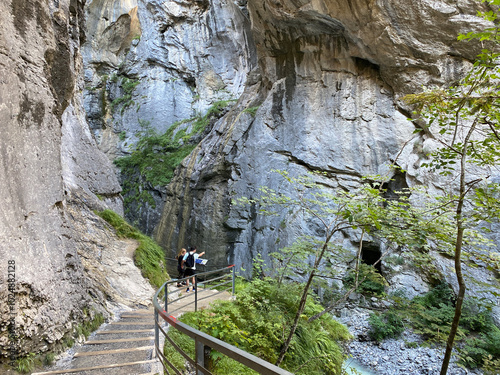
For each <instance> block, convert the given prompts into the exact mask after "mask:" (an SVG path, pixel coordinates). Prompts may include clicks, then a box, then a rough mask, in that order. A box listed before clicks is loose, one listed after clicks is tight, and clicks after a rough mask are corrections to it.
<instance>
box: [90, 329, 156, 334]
mask: <svg viewBox="0 0 500 375" xmlns="http://www.w3.org/2000/svg"><path fill="white" fill-rule="evenodd" d="M143 332H144V333H145V332H154V329H123V330H110V331H100V332H96V333H95V334H96V335H105V334H113V333H143Z"/></svg>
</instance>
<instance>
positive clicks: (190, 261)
mask: <svg viewBox="0 0 500 375" xmlns="http://www.w3.org/2000/svg"><path fill="white" fill-rule="evenodd" d="M196 251H197V249H196V246H194V247H190V248H189V251H188V252H187V253H186V254H185V255H184V258H183V259H182V264H183V265H184V266H185V268H186V270H185V271H184V277H189V276H192V278H191V283H192V284H193V290H196V283H195V278H194V275H195V273H196V259H198V258H199V257H201V256H203V254H205V252H202V253H200V254H196ZM186 281H187V289H186V293H188V292H189V278H188V279H187V280H186Z"/></svg>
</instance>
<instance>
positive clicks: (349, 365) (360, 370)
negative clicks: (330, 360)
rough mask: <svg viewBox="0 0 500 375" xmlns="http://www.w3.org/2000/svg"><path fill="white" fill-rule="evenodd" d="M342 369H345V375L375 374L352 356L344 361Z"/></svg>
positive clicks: (375, 374)
mask: <svg viewBox="0 0 500 375" xmlns="http://www.w3.org/2000/svg"><path fill="white" fill-rule="evenodd" d="M343 366H344V369H345V371H346V374H347V375H358V374H361V375H377V373H376V372H373V371H372V370H370V369H368V368H366V367H364V366H363V365H361V364H360V363H359V362H358V361H356V360H355V359H353V358H349V359H348V360H346V361H345V362H344V365H343ZM351 369H354V370H356V371H352V370H351Z"/></svg>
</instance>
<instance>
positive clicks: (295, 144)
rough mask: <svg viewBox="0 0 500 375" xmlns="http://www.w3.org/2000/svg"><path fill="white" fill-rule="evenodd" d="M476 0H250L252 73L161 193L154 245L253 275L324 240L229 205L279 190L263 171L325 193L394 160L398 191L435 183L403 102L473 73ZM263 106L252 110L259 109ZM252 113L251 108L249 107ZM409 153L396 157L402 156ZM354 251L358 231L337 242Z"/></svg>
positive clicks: (302, 224)
mask: <svg viewBox="0 0 500 375" xmlns="http://www.w3.org/2000/svg"><path fill="white" fill-rule="evenodd" d="M478 7H481V5H480V4H478V3H477V2H475V1H459V2H451V1H402V2H401V1H390V0H387V1H377V2H375V1H354V2H353V1H334V0H320V1H310V0H300V1H291V0H283V1H273V0H264V1H251V0H250V1H248V11H249V14H250V19H251V24H252V36H253V38H254V40H255V44H256V46H257V59H258V69H255V71H253V72H252V73H251V74H249V76H248V79H247V85H246V91H245V92H244V93H243V95H242V96H241V97H240V100H239V102H238V104H237V106H236V107H235V108H233V110H232V111H231V112H230V113H229V114H227V115H226V117H225V118H224V119H222V120H220V121H219V122H218V123H217V124H216V125H215V127H214V129H213V130H212V132H211V133H210V134H209V135H208V136H207V137H206V138H205V139H204V140H203V141H202V142H201V144H200V145H199V147H198V148H197V149H196V150H195V151H194V152H193V153H192V155H190V157H188V158H187V159H186V160H185V161H184V163H183V168H182V169H181V170H180V171H179V173H178V174H177V176H176V178H175V179H174V180H173V182H172V183H171V184H170V185H169V186H168V188H167V203H166V205H165V209H164V212H163V215H162V220H161V222H160V225H159V226H158V227H157V232H156V233H157V238H158V239H159V240H160V242H161V243H162V244H164V246H165V247H166V249H167V251H170V253H171V254H174V252H175V251H176V249H178V248H179V247H181V246H185V244H188V243H194V244H196V245H198V248H200V249H202V250H204V251H206V252H207V254H208V257H209V258H210V259H212V260H213V264H218V265H223V264H228V263H235V264H236V265H237V267H241V268H245V269H246V270H247V272H249V271H250V270H251V264H252V258H254V257H255V256H256V255H257V254H261V255H262V256H263V257H264V259H266V260H267V259H268V254H269V253H270V252H273V251H276V250H277V249H279V248H281V247H282V246H286V245H288V244H290V243H291V242H292V241H293V240H294V239H296V238H297V236H298V235H299V234H306V235H307V234H311V235H320V234H321V233H319V232H318V229H317V226H315V225H314V223H311V222H307V221H303V220H302V221H301V220H300V218H299V219H296V220H294V221H293V222H292V221H289V219H287V217H286V212H283V213H282V215H281V216H279V217H277V218H269V217H262V216H259V215H256V213H255V212H254V211H252V210H251V209H248V208H241V207H234V206H232V205H231V203H230V201H231V198H232V197H238V196H246V197H252V196H254V195H255V194H257V189H258V188H259V187H260V186H269V187H271V188H279V189H281V190H283V189H285V191H286V187H284V186H283V185H280V183H281V181H277V180H276V175H273V174H272V173H270V170H271V169H273V168H276V169H285V170H287V171H289V172H290V173H291V174H292V175H296V174H303V173H305V172H307V171H322V172H325V173H326V175H327V176H328V178H326V179H325V181H324V183H325V185H326V186H330V187H331V188H332V189H337V188H341V189H351V188H354V187H356V186H358V185H359V184H360V183H361V176H363V175H369V174H378V173H385V172H386V171H387V166H388V165H389V164H390V163H392V162H395V161H396V162H397V163H398V164H399V165H400V166H401V167H402V168H403V169H405V170H407V171H409V172H408V173H407V174H406V175H402V176H398V179H399V180H398V181H397V182H396V183H397V184H401V185H404V186H414V185H415V184H418V183H419V182H422V181H425V182H426V183H430V185H431V186H434V187H435V188H436V189H443V188H446V187H444V186H443V185H442V182H441V181H439V180H432V178H431V177H430V176H428V175H426V174H425V173H422V171H421V170H420V169H419V165H420V162H421V159H422V157H423V153H422V147H423V144H424V142H427V141H428V140H427V137H428V135H417V136H415V135H412V133H413V131H414V130H415V125H414V124H412V123H410V122H408V121H407V120H406V119H407V117H409V114H410V112H409V110H408V109H407V108H405V107H404V105H403V104H402V103H401V102H400V101H399V100H398V98H400V97H401V96H403V95H405V94H408V93H412V92H415V91H416V90H419V89H420V88H421V87H422V86H424V85H425V86H428V85H443V84H449V83H451V82H453V81H454V80H456V79H458V78H459V77H460V75H461V74H462V73H463V72H464V71H465V69H467V67H469V66H470V61H471V59H473V57H474V56H475V55H476V53H477V52H478V51H479V48H480V46H478V45H477V44H476V45H474V44H470V43H469V44H467V43H460V42H458V41H457V40H456V37H457V35H458V33H460V32H466V31H469V30H474V29H476V28H479V27H484V25H485V21H484V20H482V19H481V18H479V17H477V16H476V11H477V9H478ZM257 107H258V109H257ZM250 109H251V110H250ZM402 150H403V151H404V152H403V153H401V151H402ZM335 240H336V241H339V242H341V243H343V244H345V245H346V246H347V247H349V246H351V247H352V248H353V249H354V248H355V247H356V245H357V240H358V239H357V238H356V235H355V233H345V234H343V235H339V237H338V238H336V239H335Z"/></svg>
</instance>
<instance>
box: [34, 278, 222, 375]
mask: <svg viewBox="0 0 500 375" xmlns="http://www.w3.org/2000/svg"><path fill="white" fill-rule="evenodd" d="M197 294H198V308H203V307H208V306H209V304H210V303H211V302H213V301H215V300H220V299H226V300H227V299H230V298H231V294H229V293H227V292H223V293H217V291H213V290H203V289H200V290H198V293H197ZM181 295H185V296H186V298H183V299H182V300H180V301H176V302H174V303H171V304H169V311H168V314H169V315H173V316H175V317H179V316H180V315H182V314H183V313H184V312H187V311H193V310H194V298H195V293H194V292H193V291H190V292H189V293H188V294H186V289H185V287H183V288H175V287H171V288H170V290H169V299H170V298H171V299H176V298H178V297H179V296H181ZM160 346H162V344H160ZM75 351H76V353H75V354H74V356H73V358H72V359H71V361H70V362H69V363H66V365H64V366H62V367H64V368H58V369H54V370H51V371H46V372H37V373H34V374H32V375H52V374H80V375H124V374H134V375H143V374H144V375H146V374H158V373H160V374H161V373H163V371H162V369H161V365H160V364H159V361H158V360H157V359H156V358H155V354H154V313H153V310H152V309H148V310H146V309H138V310H133V311H130V312H124V313H123V314H121V316H120V319H119V320H118V321H117V322H112V323H109V324H103V325H102V326H101V327H100V328H99V330H97V331H96V332H95V333H94V334H92V335H91V337H90V338H89V340H88V341H86V342H85V343H84V344H83V345H82V346H80V347H75Z"/></svg>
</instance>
